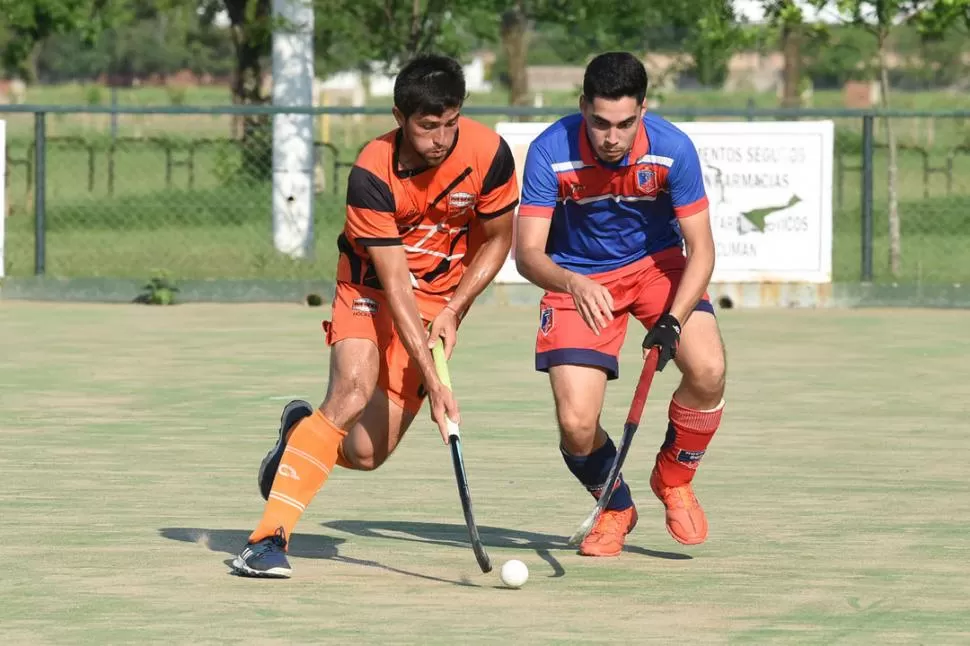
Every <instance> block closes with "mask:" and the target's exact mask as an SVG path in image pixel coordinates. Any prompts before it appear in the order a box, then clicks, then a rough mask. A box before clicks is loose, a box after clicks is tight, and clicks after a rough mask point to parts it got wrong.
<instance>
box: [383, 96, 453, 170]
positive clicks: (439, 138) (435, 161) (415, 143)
mask: <svg viewBox="0 0 970 646" xmlns="http://www.w3.org/2000/svg"><path fill="white" fill-rule="evenodd" d="M394 116H395V118H396V119H397V123H398V125H399V126H401V129H402V130H403V131H404V137H405V138H406V139H407V141H408V143H409V144H410V146H411V148H413V149H414V152H415V153H417V154H418V156H419V157H421V158H422V159H423V160H424V161H425V163H426V164H428V166H437V165H439V164H440V163H441V162H443V161H444V160H445V157H447V155H448V151H449V150H451V147H452V145H454V143H455V137H456V136H457V135H458V117H459V116H460V114H459V110H458V108H453V109H450V110H445V111H444V112H442V113H441V114H440V115H435V114H412V115H411V116H410V117H408V118H407V119H405V118H404V115H402V114H400V113H399V112H397V110H396V109H395V112H394Z"/></svg>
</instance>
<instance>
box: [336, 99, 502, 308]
mask: <svg viewBox="0 0 970 646" xmlns="http://www.w3.org/2000/svg"><path fill="white" fill-rule="evenodd" d="M401 136H402V134H401V131H400V130H395V131H392V132H389V133H387V134H385V135H383V136H381V137H378V138H377V139H375V140H373V141H371V142H370V143H369V144H367V146H365V147H364V149H363V150H362V151H361V152H360V155H359V156H358V157H357V161H356V162H355V163H354V166H353V167H352V169H351V171H350V178H349V180H348V182H347V219H346V223H345V225H344V231H343V233H342V234H341V236H340V238H339V239H338V243H337V244H338V247H339V249H340V260H339V263H338V266H337V280H338V281H345V282H349V283H353V284H358V285H365V286H368V287H375V288H378V289H380V287H381V285H380V281H378V279H377V274H376V272H375V271H374V268H373V265H372V264H371V263H370V257H369V255H368V248H370V247H374V246H387V245H403V246H404V250H405V251H406V252H407V259H408V269H409V270H410V272H411V284H412V286H413V287H414V289H415V290H416V291H418V292H422V293H424V294H428V295H434V296H438V297H444V298H447V297H449V296H450V295H451V294H452V293H454V291H455V289H456V288H457V286H458V282H459V281H460V280H461V278H462V276H463V275H464V273H465V270H466V269H467V267H468V264H469V263H470V261H471V256H472V255H473V254H474V250H475V247H476V241H475V240H476V239H475V229H476V226H480V224H481V223H480V220H484V219H489V218H495V217H498V216H501V215H505V214H511V212H512V211H513V209H515V207H516V205H518V203H519V199H518V198H519V187H518V182H517V180H516V176H515V161H514V159H513V158H512V151H511V150H510V149H509V146H508V144H507V143H506V142H505V140H504V139H502V138H501V137H500V136H499V135H498V134H497V133H496V132H494V131H493V130H490V129H488V128H487V127H486V126H484V125H482V124H480V123H478V122H476V121H473V120H471V119H467V118H464V117H461V118H460V119H459V122H458V133H457V135H456V137H455V143H454V144H453V145H452V147H451V150H450V151H449V152H448V155H447V157H446V158H445V160H444V161H443V162H442V163H441V164H439V165H438V166H436V167H432V168H425V169H416V170H398V146H399V143H400V138H401ZM470 236H471V242H469V238H470Z"/></svg>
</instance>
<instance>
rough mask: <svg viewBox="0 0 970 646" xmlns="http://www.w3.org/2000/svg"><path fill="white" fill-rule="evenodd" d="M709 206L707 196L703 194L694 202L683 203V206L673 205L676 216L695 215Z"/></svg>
mask: <svg viewBox="0 0 970 646" xmlns="http://www.w3.org/2000/svg"><path fill="white" fill-rule="evenodd" d="M708 206H709V203H708V201H707V196H706V195H705V196H704V197H702V198H701V199H699V200H697V201H696V202H691V203H690V204H685V205H683V206H675V207H674V215H676V216H677V217H678V218H687V217H690V216H692V215H697V214H698V213H700V212H701V211H703V210H704V209H706V208H707V207H708Z"/></svg>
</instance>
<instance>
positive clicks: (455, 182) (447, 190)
mask: <svg viewBox="0 0 970 646" xmlns="http://www.w3.org/2000/svg"><path fill="white" fill-rule="evenodd" d="M471 174H472V168H471V166H469V167H468V168H466V169H465V170H463V171H461V173H460V174H459V175H458V177H456V178H455V179H453V180H451V183H450V184H448V186H446V187H445V190H443V191H441V193H439V194H438V197H436V198H434V201H433V202H431V204H429V205H428V209H427V211H426V212H430V211H431V209H433V208H434V207H435V206H437V205H438V202H440V201H441V200H443V199H444V198H445V197H446V196H447V195H448V193H451V191H452V190H453V189H455V188H457V186H458V185H459V184H461V183H462V182H464V181H465V178H466V177H468V176H469V175H471Z"/></svg>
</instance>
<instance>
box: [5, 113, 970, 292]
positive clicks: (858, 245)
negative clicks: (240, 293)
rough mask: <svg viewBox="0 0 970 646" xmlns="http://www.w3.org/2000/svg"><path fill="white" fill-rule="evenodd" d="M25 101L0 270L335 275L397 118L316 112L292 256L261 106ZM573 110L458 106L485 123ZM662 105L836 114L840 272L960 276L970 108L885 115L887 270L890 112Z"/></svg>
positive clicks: (890, 277)
mask: <svg viewBox="0 0 970 646" xmlns="http://www.w3.org/2000/svg"><path fill="white" fill-rule="evenodd" d="M8 108H9V107H8ZM31 110H32V109H31V108H29V107H18V112H16V113H7V114H2V115H0V118H4V119H5V120H6V129H7V140H6V162H7V164H6V208H7V213H6V218H7V219H6V258H5V263H6V267H5V269H6V275H7V276H29V275H35V274H44V275H47V276H53V277H111V278H133V279H148V278H150V277H152V276H156V275H166V276H168V277H170V278H172V279H174V280H176V281H178V280H181V279H246V278H260V279H321V278H330V277H332V276H333V273H334V271H335V266H336V256H337V249H336V243H335V240H336V236H337V234H338V233H339V230H340V227H341V226H342V218H343V209H344V194H345V182H346V176H347V172H348V169H349V166H350V165H351V164H352V163H353V160H354V158H355V157H356V155H357V152H358V151H359V150H360V148H361V146H362V145H363V144H365V143H366V142H367V141H368V140H369V139H370V138H371V137H374V136H376V135H378V134H380V133H382V132H386V131H387V130H389V129H391V128H393V127H394V122H393V119H392V118H391V116H390V114H389V110H387V109H383V108H369V109H364V110H359V109H358V110H357V111H356V112H355V111H354V110H352V109H344V108H331V109H330V111H329V112H328V111H327V110H326V109H324V110H317V111H315V114H314V117H313V118H314V120H315V121H316V123H315V132H316V137H317V139H318V141H316V142H315V144H314V151H315V168H314V197H313V212H314V224H313V226H314V229H313V231H314V241H313V244H312V249H311V253H310V255H309V257H307V258H305V259H301V260H295V259H292V258H290V257H288V256H287V255H285V254H282V253H280V252H279V251H277V250H276V248H275V247H274V244H273V235H272V142H271V139H272V128H271V123H272V114H273V112H272V109H271V108H264V109H259V110H255V111H250V112H248V113H247V112H246V111H245V110H242V109H237V110H232V111H230V110H225V109H190V108H170V109H163V108H159V109H156V110H154V111H151V110H131V109H128V110H125V111H119V112H115V113H110V112H107V111H101V112H93V111H92V112H83V111H81V110H78V111H75V112H72V111H71V110H70V109H68V108H64V109H59V110H58V111H54V112H43V113H42V112H37V111H36V110H39V108H35V109H33V110H34V111H33V112H32V111H31ZM44 110H51V109H50V108H44ZM570 111H571V109H570V108H565V107H564V108H546V109H541V108H539V109H520V110H517V112H516V114H514V115H510V114H509V112H510V109H505V108H494V109H492V108H478V109H476V110H469V111H468V112H470V113H473V114H474V116H475V118H478V119H481V120H482V121H484V122H486V123H489V124H492V125H494V123H496V122H498V121H502V120H511V119H529V120H535V121H552V120H554V119H555V118H557V117H559V116H561V115H562V114H566V113H568V112H570ZM662 114H663V115H664V116H666V117H668V118H670V119H671V120H673V121H678V120H691V119H697V120H733V121H738V120H755V119H793V118H812V119H815V118H831V119H834V120H835V121H836V124H837V125H836V133H837V134H836V152H835V157H836V158H835V183H834V187H833V190H834V196H833V200H834V205H833V206H834V236H833V239H834V242H833V247H834V250H833V271H834V279H835V280H836V281H840V282H845V281H847V282H852V281H860V280H871V281H873V282H896V283H923V282H926V283H967V282H970V112H968V113H966V114H961V113H947V114H944V113H939V114H934V113H922V114H920V113H912V114H911V115H902V114H901V115H900V116H894V117H893V118H892V120H891V125H892V127H893V128H894V132H895V135H896V138H897V141H898V143H899V152H898V176H897V182H896V192H897V202H898V214H899V221H900V231H901V240H900V248H899V252H900V262H899V267H898V271H897V272H896V273H895V274H894V273H893V271H892V270H891V265H890V262H889V254H890V244H889V240H890V235H889V232H890V227H889V203H890V195H889V182H888V154H887V140H888V137H887V131H886V123H887V120H886V119H884V118H882V117H874V116H872V114H871V113H859V112H857V113H848V112H836V111H831V110H830V111H802V112H791V111H787V112H785V111H747V112H746V111H733V112H729V111H722V112H718V111H716V110H710V111H706V112H699V111H689V112H685V111H681V112H673V111H671V112H662ZM866 126H868V128H869V130H868V132H869V134H868V135H867V129H866ZM866 177H871V186H870V185H868V184H867V182H866V181H865V180H866Z"/></svg>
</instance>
